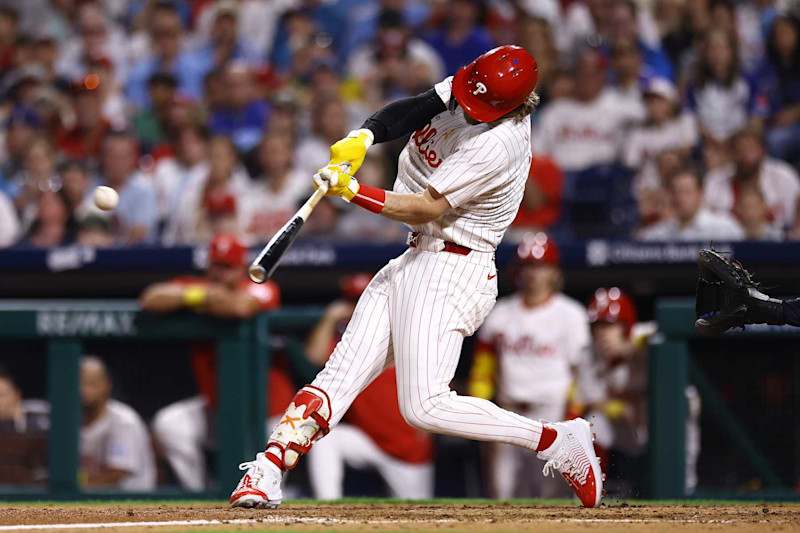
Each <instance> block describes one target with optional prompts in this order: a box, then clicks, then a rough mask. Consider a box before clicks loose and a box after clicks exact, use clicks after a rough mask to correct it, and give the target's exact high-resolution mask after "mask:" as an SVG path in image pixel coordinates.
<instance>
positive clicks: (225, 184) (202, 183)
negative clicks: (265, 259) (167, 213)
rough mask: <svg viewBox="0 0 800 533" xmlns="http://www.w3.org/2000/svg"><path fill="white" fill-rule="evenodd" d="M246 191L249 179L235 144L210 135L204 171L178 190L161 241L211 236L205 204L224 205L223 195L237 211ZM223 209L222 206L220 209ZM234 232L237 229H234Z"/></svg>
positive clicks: (193, 241)
mask: <svg viewBox="0 0 800 533" xmlns="http://www.w3.org/2000/svg"><path fill="white" fill-rule="evenodd" d="M249 190H250V178H248V177H247V174H246V173H245V172H244V170H243V169H242V167H241V165H240V163H239V156H238V154H237V152H236V147H235V146H234V145H233V143H232V142H231V140H230V139H228V138H227V137H223V136H219V135H217V136H214V137H213V138H212V139H211V140H210V141H209V143H208V171H207V172H206V173H205V174H199V178H196V179H192V180H191V181H190V182H189V183H188V184H187V185H186V187H185V189H183V191H182V192H181V193H180V196H179V197H178V200H177V202H178V203H177V207H176V209H175V211H174V214H173V216H171V217H170V219H169V221H168V223H167V227H166V229H165V232H164V243H165V244H167V245H168V246H174V245H176V244H183V245H186V244H198V243H205V242H208V241H209V239H211V237H212V236H213V235H214V234H213V233H212V228H211V220H210V215H212V214H213V213H209V212H208V210H207V207H212V211H213V210H214V209H213V208H214V207H215V206H220V205H221V206H224V207H225V208H227V207H229V206H226V205H225V204H226V202H227V201H226V200H224V198H225V197H226V196H231V197H232V198H233V204H234V206H235V208H236V209H237V210H238V207H239V206H240V205H241V202H242V200H243V198H244V197H245V196H246V195H247V194H248V192H249ZM223 211H225V209H223ZM237 232H238V230H237Z"/></svg>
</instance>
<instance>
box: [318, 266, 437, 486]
mask: <svg viewBox="0 0 800 533" xmlns="http://www.w3.org/2000/svg"><path fill="white" fill-rule="evenodd" d="M371 279H372V276H371V275H370V274H354V275H352V276H349V277H347V278H346V279H345V280H344V281H343V284H342V285H343V290H342V293H343V294H342V297H341V298H339V299H337V300H335V301H333V302H332V303H331V304H330V305H328V307H327V308H326V309H325V314H324V315H323V316H322V319H321V320H320V321H319V322H317V324H316V326H314V329H313V330H312V331H311V333H310V334H309V336H308V339H307V341H306V357H308V360H309V361H311V362H312V363H313V364H315V365H317V366H319V367H322V366H324V365H325V363H326V362H327V361H328V357H330V355H331V353H333V351H334V349H335V348H336V345H337V343H338V342H339V340H340V339H341V338H342V334H343V333H344V330H345V328H346V327H347V324H348V322H350V319H351V318H352V317H353V313H354V312H355V309H356V302H357V301H358V298H359V297H360V296H361V293H363V292H364V289H366V288H367V285H368V284H369V282H370V280H371ZM364 333H365V334H366V332H364ZM308 461H309V462H308V470H309V479H310V481H311V489H312V490H313V492H314V497H315V498H317V499H321V500H337V499H340V498H341V497H342V496H343V495H344V478H345V476H344V474H345V466H350V467H352V468H356V469H365V468H371V469H374V470H377V471H378V473H379V474H380V475H381V477H382V478H383V480H384V481H385V482H386V485H387V486H388V488H389V494H390V496H391V497H392V498H402V499H415V500H416V499H429V498H431V497H433V473H434V472H433V438H432V436H431V435H430V434H428V433H425V432H423V431H419V430H417V429H414V428H412V427H411V426H409V425H408V424H407V423H406V421H405V420H403V417H402V416H401V415H400V407H399V406H398V403H397V376H396V371H395V368H394V365H392V366H390V367H389V368H388V369H386V370H385V371H384V372H383V373H382V374H381V375H380V376H378V377H377V378H376V379H375V380H374V381H373V382H372V383H371V384H370V385H369V386H368V387H367V388H366V389H364V390H363V391H362V392H361V393H360V394H359V395H358V397H356V399H355V401H354V402H353V404H352V405H351V406H350V409H349V410H348V411H347V414H346V415H345V418H344V420H343V421H342V422H341V423H340V424H338V425H337V426H336V428H335V429H333V431H331V433H330V434H329V435H328V436H327V437H325V439H323V440H320V441H319V442H317V443H315V444H314V448H313V450H312V451H311V453H310V454H309V455H308Z"/></svg>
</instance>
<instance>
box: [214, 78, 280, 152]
mask: <svg viewBox="0 0 800 533" xmlns="http://www.w3.org/2000/svg"><path fill="white" fill-rule="evenodd" d="M251 77H252V74H251V73H250V71H249V70H248V68H247V66H246V65H243V64H241V63H232V64H230V65H228V66H227V67H226V69H225V74H224V79H225V90H226V92H225V96H226V102H225V106H224V108H223V109H220V110H218V111H215V112H214V113H212V115H211V120H210V122H209V129H210V130H211V131H212V132H213V133H214V134H216V135H225V136H226V137H230V138H231V141H233V144H234V145H236V149H237V150H238V151H239V152H240V153H242V154H243V153H246V152H248V151H250V149H252V148H253V147H254V146H256V145H257V144H258V141H259V140H260V139H261V136H262V135H263V134H264V130H265V129H266V123H267V120H268V119H269V112H270V108H269V105H268V104H267V103H266V102H264V101H262V100H256V99H254V98H253V82H252V79H251Z"/></svg>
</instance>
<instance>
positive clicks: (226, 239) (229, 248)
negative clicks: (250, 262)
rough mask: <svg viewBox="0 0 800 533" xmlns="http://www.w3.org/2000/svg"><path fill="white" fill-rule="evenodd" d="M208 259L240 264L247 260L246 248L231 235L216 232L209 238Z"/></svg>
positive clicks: (214, 261) (229, 264) (215, 261)
mask: <svg viewBox="0 0 800 533" xmlns="http://www.w3.org/2000/svg"><path fill="white" fill-rule="evenodd" d="M208 260H209V262H210V263H222V264H225V265H228V266H242V265H244V264H245V262H246V261H247V248H246V247H245V246H244V245H243V244H242V243H241V242H239V239H237V238H236V237H234V236H233V235H230V234H228V233H217V234H216V235H215V236H214V238H213V239H212V240H211V246H210V249H209V252H208Z"/></svg>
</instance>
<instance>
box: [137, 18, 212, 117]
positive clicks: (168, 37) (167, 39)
mask: <svg viewBox="0 0 800 533" xmlns="http://www.w3.org/2000/svg"><path fill="white" fill-rule="evenodd" d="M149 30H150V34H151V38H152V44H153V54H152V55H151V56H149V57H146V58H145V59H143V60H141V61H140V62H139V63H138V64H136V65H134V66H133V68H132V70H131V75H130V79H129V80H128V82H127V84H126V95H127V97H128V99H129V100H130V101H131V103H133V104H135V105H136V106H138V107H139V108H141V109H144V108H145V107H146V106H147V103H148V100H149V98H148V94H147V83H148V82H149V80H150V77H151V76H152V75H153V74H155V73H156V72H161V73H166V74H171V75H173V76H174V77H175V79H176V80H178V88H179V89H180V90H181V91H182V92H183V93H184V94H186V95H187V96H188V97H190V98H193V99H199V98H200V96H201V95H202V89H203V76H205V74H206V71H205V70H204V69H205V65H204V64H203V63H202V61H201V60H200V59H199V57H198V56H197V55H196V54H194V53H192V52H191V51H190V50H188V49H187V48H185V47H184V42H183V38H184V35H183V22H182V21H181V17H180V15H179V14H178V12H177V11H176V9H175V7H174V6H173V5H172V4H170V3H167V2H158V3H157V4H156V6H155V8H154V9H153V12H152V22H151V23H150V25H149Z"/></svg>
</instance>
